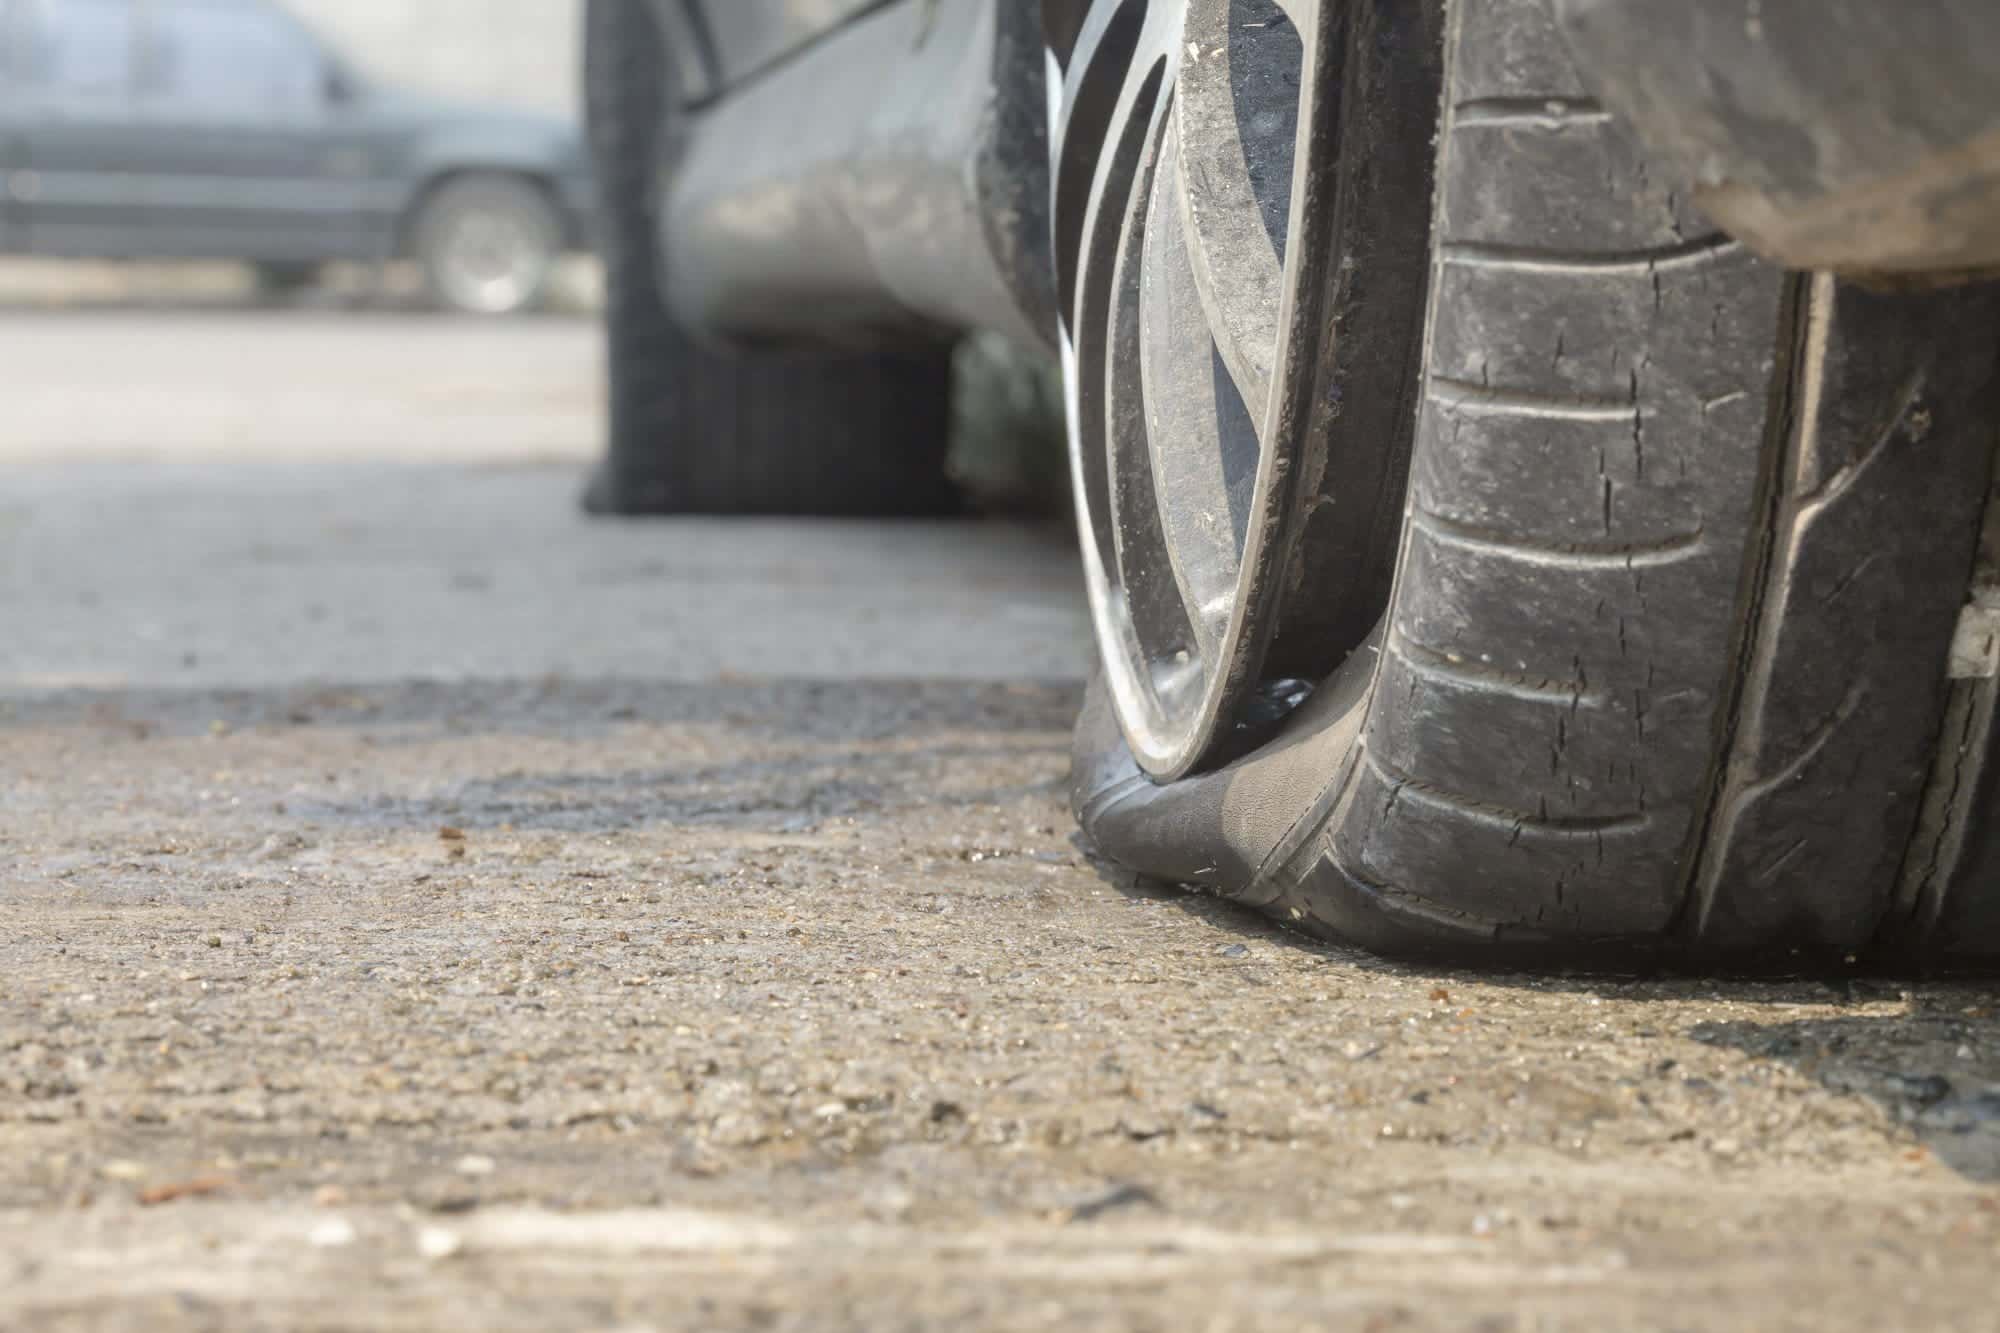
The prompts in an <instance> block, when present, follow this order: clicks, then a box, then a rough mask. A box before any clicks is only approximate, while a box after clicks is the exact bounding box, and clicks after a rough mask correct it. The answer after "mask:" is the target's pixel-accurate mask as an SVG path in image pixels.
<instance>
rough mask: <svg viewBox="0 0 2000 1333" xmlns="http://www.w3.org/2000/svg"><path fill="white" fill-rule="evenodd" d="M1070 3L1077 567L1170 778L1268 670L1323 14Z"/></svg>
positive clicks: (1066, 254) (1216, 2) (1066, 234)
mask: <svg viewBox="0 0 2000 1333" xmlns="http://www.w3.org/2000/svg"><path fill="white" fill-rule="evenodd" d="M1061 12H1062V14H1063V15H1066V16H1067V17H1066V19H1065V21H1064V22H1063V23H1062V25H1061V30H1060V31H1054V30H1052V50H1051V78H1052V84H1053V87H1052V93H1051V97H1050V105H1051V112H1052V114H1053V116H1054V127H1053V132H1052V137H1053V140H1054V143H1055V156H1054V166H1055V181H1054V196H1053V199H1052V205H1053V217H1054V230H1055V241H1056V256H1057V282H1058V289H1059V296H1060V308H1061V311H1062V328H1061V330H1060V332H1061V340H1060V341H1061V347H1062V352H1063V357H1064V369H1065V373H1066V380H1067V385H1068V406H1069V412H1070V439H1071V455H1070V456H1071V466H1072V469H1073V471H1074V474H1075V481H1076V492H1077V496H1078V508H1079V523H1080V526H1081V528H1082V534H1083V543H1084V565H1085V574H1086V581H1087V583H1088V585H1089V587H1090V592H1091V603H1092V607H1093V611H1094V614H1095V618H1096V621H1097V627H1098V634H1099V640H1100V644H1101V646H1102V648H1103V657H1104V661H1105V665H1106V669H1107V678H1108V680H1109V683H1110V686H1111V692H1112V696H1113V699H1114V701H1115V705H1116V707H1117V710H1118V714H1119V718H1120V721H1121V722H1122V723H1123V724H1124V726H1125V730H1126V735H1127V738H1128V739H1129V740H1130V741H1131V742H1132V745H1133V750H1134V753H1135V754H1136V755H1137V756H1138V757H1139V759H1140V762H1141V763H1142V764H1143V765H1144V766H1145V767H1146V768H1147V769H1148V770H1149V771H1151V772H1153V773H1154V774H1156V775H1159V776H1166V777H1172V776H1178V775H1179V774H1180V773H1184V772H1186V771H1187V770H1188V769H1189V768H1190V767H1191V766H1192V765H1193V764H1195V763H1196V762H1197V761H1198V760H1199V759H1200V758H1201V756H1202V755H1203V754H1204V753H1205V752H1207V751H1208V750H1209V748H1210V746H1211V743H1212V742H1213V741H1214V740H1215V738H1216V737H1217V736H1218V735H1220V734H1222V733H1223V732H1224V731H1226V729H1227V727H1228V719H1229V718H1230V717H1232V716H1233V709H1234V701H1235V700H1236V699H1238V698H1240V697H1241V695H1242V692H1243V691H1244V690H1245V689H1246V688H1248V686H1249V685H1250V684H1251V683H1254V676H1253V675H1252V674H1251V673H1252V668H1253V667H1254V661H1253V658H1254V653H1253V652H1251V651H1249V650H1248V648H1247V647H1246V645H1253V644H1255V643H1257V642H1260V641H1261V640H1260V639H1259V634H1260V630H1259V628H1258V619H1259V617H1260V616H1261V615H1262V614H1263V613H1262V612H1261V611H1259V610H1257V608H1258V607H1261V606H1265V605H1267V604H1268V603H1269V598H1270V594H1269V592H1268V589H1269V588H1270V586H1272V585H1271V575H1270V570H1271V569H1272V568H1273V566H1272V564H1271V561H1270V559H1269V551H1268V549H1267V543H1268V542H1269V541H1270V540H1272V538H1271V537H1270V535H1269V533H1270V532H1271V531H1273V530H1274V529H1273V528H1272V525H1271V520H1270V519H1269V515H1270V514H1271V513H1273V512H1276V509H1275V504H1276V502H1275V501H1274V500H1272V499H1271V497H1270V496H1269V495H1267V494H1266V492H1265V491H1264V490H1261V489H1260V487H1263V486H1267V485H1283V484H1287V482H1286V478H1287V477H1288V476H1289V472H1288V470H1287V469H1286V468H1285V467H1283V466H1279V465H1278V463H1277V462H1276V461H1275V460H1274V459H1273V458H1272V457H1271V456H1269V455H1270V453H1271V451H1272V450H1273V449H1281V450H1287V449H1289V448H1290V446H1288V445H1286V444H1285V442H1284V441H1275V442H1274V441H1271V440H1266V439H1264V438H1263V435H1264V432H1265V431H1266V430H1267V429H1271V427H1267V426H1266V424H1265V418H1266V417H1267V416H1271V417H1273V419H1274V420H1275V419H1276V417H1277V415H1278V414H1277V413H1275V411H1274V410H1273V406H1272V400H1273V398H1274V395H1275V394H1276V393H1277V392H1278V391H1277V390H1276V389H1274V383H1275V382H1276V381H1277V380H1279V379H1281V378H1282V375H1281V372H1280V370H1279V367H1280V365H1281V358H1280V355H1279V353H1280V346H1281V342H1282V330H1281V326H1282V322H1283V320H1284V319H1285V318H1287V317H1288V312H1290V311H1291V310H1292V309H1293V308H1294V303H1293V301H1292V300H1291V299H1290V295H1291V294H1290V292H1289V289H1288V287H1287V283H1288V282H1289V281H1292V278H1291V276H1290V270H1289V269H1288V266H1287V250H1288V246H1287V236H1288V232H1289V230H1290V228H1291V226H1292V225H1293V224H1292V221H1291V219H1292V214H1293V209H1292V177H1293V173H1294V163H1295V159H1296V157H1297V145H1296V139H1297V136H1298V127H1299V123H1300V115H1301V112H1300V107H1299V99H1300V95H1301V94H1300V88H1301V80H1302V67H1303V64H1304V61H1303V55H1302V50H1303V38H1302V34H1301V30H1300V28H1299V26H1298V25H1299V24H1300V23H1302V22H1308V23H1310V24H1311V25H1312V26H1311V28H1309V29H1307V31H1315V30H1316V29H1317V26H1318V23H1317V15H1318V13H1319V10H1318V5H1317V3H1316V0H1096V2H1095V3H1091V4H1089V5H1088V6H1087V7H1085V8H1083V9H1082V11H1081V12H1080V13H1079V10H1078V9H1077V8H1076V7H1075V6H1073V5H1072V6H1068V7H1065V8H1063V9H1062V11H1061ZM1302 197H1304V196H1302ZM1287 419H1289V418H1287ZM1289 456H1290V454H1289V453H1287V454H1286V457H1289ZM1267 478H1276V479H1277V480H1276V481H1275V482H1271V481H1268V480H1267ZM1275 493H1276V492H1273V494H1275ZM1253 545H1254V546H1255V547H1256V550H1255V551H1251V550H1250V549H1249V548H1250V547H1252V546H1253ZM1253 569H1254V570H1255V574H1254V576H1253V573H1252V570H1253ZM1246 588H1248V589H1249V590H1250V591H1247V592H1246Z"/></svg>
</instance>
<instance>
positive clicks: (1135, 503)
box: [1104, 99, 1228, 704]
mask: <svg viewBox="0 0 2000 1333" xmlns="http://www.w3.org/2000/svg"><path fill="white" fill-rule="evenodd" d="M1162 100H1163V103H1164V100H1165V99H1162ZM1143 133H1144V135H1145V138H1144V143H1145V144H1146V147H1145V150H1144V153H1143V156H1142V158H1141V162H1140V167H1139V171H1138V173H1137V177H1136V179H1135V180H1134V182H1133V188H1132V189H1131V191H1130V194H1129V196H1128V204H1127V207H1126V209H1125V213H1124V216H1123V218H1122V220H1121V223H1120V227H1119V233H1118V240H1117V245H1116V250H1115V258H1114V259H1113V261H1112V263H1113V268H1112V279H1111V304H1110V317H1109V319H1107V320H1106V321H1105V327H1104V337H1105V341H1106V349H1105V367H1106V372H1107V376H1106V382H1107V388H1108V392H1107V393H1106V395H1105V405H1104V406H1105V419H1104V440H1105V449H1106V456H1105V463H1106V471H1107V474H1108V481H1109V487H1110V499H1111V513H1112V531H1113V545H1114V549H1115V554H1116V564H1117V575H1118V582H1119V584H1120V586H1121V587H1122V588H1123V590H1124V593H1125V601H1126V604H1127V607H1128V608H1129V611H1130V614H1131V619H1132V634H1133V638H1134V641H1135V643H1136V646H1137V648H1138V650H1139V652H1140V654H1141V656H1142V658H1143V660H1144V661H1145V662H1146V664H1147V666H1148V668H1149V674H1150V676H1151V678H1152V683H1153V686H1154V689H1155V691H1156V692H1157V693H1158V694H1160V695H1161V696H1162V698H1161V702H1162V703H1163V704H1167V703H1169V702H1170V697H1171V701H1173V702H1180V700H1179V698H1178V696H1180V695H1181V694H1183V693H1185V692H1186V691H1188V690H1190V689H1193V690H1195V691H1197V692H1198V691H1199V688H1200V686H1201V684H1202V677H1203V674H1204V664H1205V663H1206V662H1207V661H1208V660H1210V659H1211V658H1212V657H1213V655H1214V648H1215V644H1216V641H1217V640H1218V639H1219V637H1220V633H1221V629H1220V625H1219V623H1218V622H1219V620H1222V619H1226V610H1225V611H1224V613H1223V614H1222V615H1221V616H1218V615H1217V614H1216V613H1215V606H1216V604H1218V603H1219V604H1221V605H1223V606H1225V607H1226V604H1227V591H1228V590H1227V586H1226V583H1225V579H1227V576H1226V575H1222V574H1221V571H1220V570H1219V569H1218V570H1217V571H1216V573H1217V574H1218V576H1219V577H1218V578H1216V579H1213V580H1211V581H1210V582H1209V584H1208V585H1206V586H1200V585H1195V584H1190V583H1189V582H1188V581H1187V578H1186V575H1187V573H1188V570H1186V569H1184V568H1183V564H1182V560H1181V558H1180V556H1179V554H1178V549H1179V546H1180V543H1181V542H1182V541H1183V540H1184V535H1183V534H1181V533H1178V532H1176V531H1174V530H1173V529H1172V528H1171V527H1170V526H1169V524H1168V522H1167V520H1168V517H1169V514H1170V512H1171V510H1170V509H1169V507H1168V504H1167V502H1168V501H1169V499H1170V497H1172V496H1173V494H1174V492H1173V490H1172V489H1171V488H1172V486H1173V484H1174V478H1173V477H1171V476H1170V475H1168V474H1166V473H1163V472H1161V471H1160V469H1159V468H1158V467H1157V466H1155V464H1154V462H1153V459H1152V457H1151V450H1150V448H1149V445H1150V442H1151V441H1152V440H1153V439H1155V438H1156V436H1157V431H1156V428H1155V423H1154V421H1153V419H1152V417H1153V406H1154V399H1153V397H1152V394H1151V392H1150V390H1149V388H1148V386H1147V383H1146V376H1145V364H1146V360H1147V357H1146V333H1145V330H1144V327H1143V322H1144V311H1145V309H1146V296H1147V292H1146V283H1147V278H1148V276H1149V274H1150V271H1151V266H1150V265H1149V264H1148V263H1147V262H1146V256H1147V252H1148V250H1149V249H1150V247H1151V245H1152V243H1153V238H1154V236H1155V235H1156V234H1157V231H1158V228H1159V226H1160V225H1162V223H1165V222H1168V221H1170V219H1171V215H1172V209H1171V207H1169V209H1168V218H1166V219H1160V218H1158V215H1157V214H1156V213H1155V212H1154V210H1155V209H1157V208H1158V207H1159V205H1160V201H1161V198H1162V195H1161V190H1160V187H1159V185H1158V183H1157V182H1156V180H1155V177H1156V176H1157V175H1158V174H1159V173H1161V172H1164V171H1167V170H1171V168H1172V164H1173V156H1172V153H1171V148H1170V145H1171V140H1172V132H1171V129H1170V128H1169V112H1168V110H1167V107H1166V106H1165V105H1164V104H1163V105H1161V106H1160V107H1159V108H1158V109H1157V110H1156V112H1155V114H1154V116H1153V118H1152V119H1151V120H1150V121H1149V122H1148V124H1147V126H1146V128H1145V130H1144V131H1143ZM1163 133H1164V137H1165V140H1166V142H1165V143H1163V142H1162V138H1163ZM1167 198H1168V199H1169V200H1170V199H1171V196H1170V195H1169V196H1167Z"/></svg>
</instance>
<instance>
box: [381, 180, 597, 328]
mask: <svg viewBox="0 0 2000 1333" xmlns="http://www.w3.org/2000/svg"><path fill="white" fill-rule="evenodd" d="M410 230H411V237H412V245H411V248H412V250H413V251H414V252H415V254H416V257H417V263H418V264H419V266H420V267H421V268H422V269H423V274H424V285H425V289H426V290H427V291H428V292H429V293H430V297H431V300H432V301H433V302H434V303H435V304H437V305H438V306H439V307H441V308H443V309H446V310H452V311H456V312H458V313H459V314H466V315H513V314H519V313H521V312H522V311H524V310H533V309H535V308H536V307H538V306H539V305H540V304H541V302H542V299H543V297H544V296H545V295H547V293H548V287H549V279H550V276H551V274H552V273H553V272H554V270H555V263H556V259H557V257H558V256H559V255H560V254H561V253H562V244H563V227H562V218H561V217H560V215H558V213H557V212H556V208H555V205H554V204H553V203H551V202H550V200H549V197H548V195H547V194H546V193H544V192H543V190H542V188H541V187H540V186H538V185H536V184H535V183H534V182H532V181H528V180H524V179H521V178H519V177H514V176H502V175H486V174H472V175H464V176H455V177H452V178H451V179H449V180H447V181H445V182H443V183H442V184H440V185H438V186H437V187H436V188H434V189H433V190H431V191H430V193H429V194H428V195H426V196H425V198H424V201H423V203H422V204H421V205H420V206H419V208H418V211H417V216H416V220H415V222H414V223H413V224H412V226H411V229H410Z"/></svg>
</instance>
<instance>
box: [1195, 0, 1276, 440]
mask: <svg viewBox="0 0 2000 1333" xmlns="http://www.w3.org/2000/svg"><path fill="white" fill-rule="evenodd" d="M1302 63H1303V48H1302V44H1301V41H1300V37H1299V29H1298V28H1297V26H1296V25H1295V23H1294V21H1293V20H1292V18H1291V17H1290V16H1289V14H1288V13H1287V12H1286V11H1285V9H1283V8H1282V7H1280V6H1279V5H1278V4H1276V3H1273V0H1234V3H1211V4H1203V5H1198V6H1196V8H1195V12H1194V13H1193V14H1192V15H1191V16H1190V18H1189V22H1188V25H1187V29H1186V42H1185V53H1184V55H1183V58H1182V60H1181V66H1180V77H1179V80H1178V81H1177V83H1176V85H1175V91H1174V105H1175V118H1176V120H1177V121H1178V128H1179V131H1180V133H1179V138H1178V144H1179V149H1178V152H1179V156H1180V159H1181V162H1180V182H1181V184H1180V190H1179V199H1178V204H1179V207H1180V210H1181V215H1182V226H1183V228H1184V229H1185V232H1186V235H1187V248H1188V258H1189V261H1190V263H1191V266H1192V268H1193V271H1194V280H1195V287H1196V290H1197V291H1198V292H1199V293H1200V295H1201V307H1202V308H1201V318H1202V320H1203V322H1204V323H1205V324H1206V325H1207V327H1208V330H1209V332H1210V334H1211V336H1212V337H1213V338H1214V339H1215V343H1216V346H1217V348H1218V349H1220V352H1221V355H1222V361H1223V364H1224V365H1225V366H1227V367H1228V369H1229V375H1230V378H1231V379H1232V380H1234V381H1235V384H1236V388H1237V391H1238V392H1239V393H1240V394H1241V395H1242V397H1243V402H1244V405H1245V407H1246V408H1247V409H1248V410H1249V413H1250V418H1251V420H1253V421H1255V422H1257V423H1258V424H1259V426H1260V427H1261V426H1262V423H1263V421H1264V415H1265V410H1266V408H1267V406H1268V403H1269V400H1270V394H1271V373H1272V367H1273V365H1274V364H1275V362H1276V358H1277V349H1278V325H1279V318H1280V312H1281V311H1282V309H1283V306H1284V271H1285V234H1286V231H1287V228H1288V225H1289V222H1290V214H1291V197H1292V164H1293V156H1294V150H1295V147H1296V139H1297V128H1298V99H1299V79H1300V72H1301V65H1302Z"/></svg>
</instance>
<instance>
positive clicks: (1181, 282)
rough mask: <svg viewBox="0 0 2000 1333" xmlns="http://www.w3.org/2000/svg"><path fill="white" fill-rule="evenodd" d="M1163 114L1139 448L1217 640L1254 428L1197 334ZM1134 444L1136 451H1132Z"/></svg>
mask: <svg viewBox="0 0 2000 1333" xmlns="http://www.w3.org/2000/svg"><path fill="white" fill-rule="evenodd" d="M1179 137H1180V130H1179V122H1178V118H1176V119H1175V120H1174V121H1173V122H1171V123H1169V125H1168V127H1167V131H1166V142H1165V144H1164V145H1163V146H1162V148H1161V151H1160V158H1161V166H1160V169H1159V171H1158V173H1157V174H1156V176H1155V179H1154V182H1153V190H1152V198H1151V201H1150V204H1149V207H1150V209H1151V213H1152V221H1151V225H1150V227H1149V228H1148V230H1147V233H1146V238H1145V247H1144V250H1145V264H1144V268H1145V277H1144V281H1143V283H1142V284H1140V307H1141V314H1140V318H1139V321H1138V337H1137V338H1136V339H1135V341H1136V342H1137V344H1138V352H1139V361H1140V365H1141V369H1142V371H1143V377H1144V383H1145V427H1146V429H1145V440H1144V444H1145V449H1144V451H1143V452H1144V455H1145V458H1146V462H1147V464H1148V468H1149V470H1150V472H1151V473H1152V478H1153V487H1152V489H1153V491H1154V493H1155V495H1156V496H1157V501H1158V510H1159V517H1158V525H1159V527H1160V528H1161V529H1162V530H1163V531H1164V533H1165V536H1166V548H1167V552H1168V555H1169V556H1170V558H1171V561H1172V565H1173V570H1174V575H1175V578H1176V581H1177V582H1178V584H1179V586H1180V589H1181V594H1182V598H1183V600H1184V602H1185V603H1186V605H1187V608H1188V613H1189V615H1190V616H1191V617H1192V618H1193V620H1194V622H1195V624H1196V625H1197V626H1199V627H1201V628H1202V629H1203V630H1205V631H1206V634H1205V637H1206V638H1208V639H1210V640H1220V639H1221V638H1222V636H1223V633H1224V631H1225V630H1226V628H1227V624H1228V620H1229V613H1230V610H1231V608H1232V606H1233V605H1234V602H1235V594H1236V588H1237V583H1238V580H1239V578H1240V576H1241V573H1242V565H1243V538H1244V533H1245V528H1246V524H1247V520H1248V516H1249V505H1250V498H1251V491H1252V489H1253V488H1254V487H1255V484H1256V478H1257V460H1258V453H1259V449H1258V442H1257V427H1256V424H1255V418H1254V416H1253V415H1252V413H1251V412H1250V411H1248V410H1246V403H1245V401H1244V399H1243V397H1242V396H1241V395H1239V394H1238V393H1237V391H1236V387H1235V384H1234V383H1233V381H1232V377H1231V376H1230V375H1229V374H1228V373H1227V372H1224V373H1217V372H1218V370H1219V368H1220V366H1219V363H1220V362H1221V361H1222V360H1223V359H1224V357H1223V354H1222V353H1221V352H1220V351H1219V349H1218V347H1217V345H1216V344H1215V343H1213V342H1211V341H1210V340H1209V339H1206V338H1202V337H1200V336H1199V333H1200V330H1201V329H1202V327H1203V324H1202V315H1203V311H1204V306H1205V301H1204V300H1203V297H1202V295H1201V294H1200V292H1199V291H1198V290H1197V289H1198V287H1199V285H1200V284H1199V281H1198V279H1197V277H1196V274H1195V271H1194V266H1193V263H1192V260H1193V254H1192V252H1191V248H1190V238H1189V229H1188V226H1187V217H1186V214H1185V213H1184V212H1183V211H1182V209H1181V208H1180V207H1179V206H1178V201H1179V200H1180V198H1182V197H1183V196H1184V194H1185V190H1184V181H1183V179H1182V175H1181V162H1182V160H1183V159H1182V157H1181V156H1180V154H1179V152H1178V149H1179V147H1180V145H1179V142H1178V140H1179ZM1135 452H1136V451H1135Z"/></svg>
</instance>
